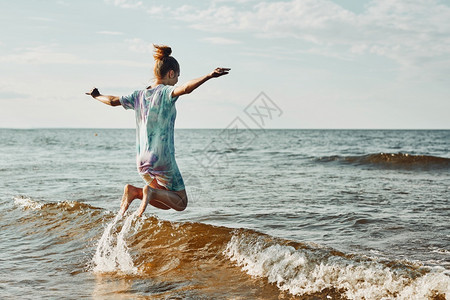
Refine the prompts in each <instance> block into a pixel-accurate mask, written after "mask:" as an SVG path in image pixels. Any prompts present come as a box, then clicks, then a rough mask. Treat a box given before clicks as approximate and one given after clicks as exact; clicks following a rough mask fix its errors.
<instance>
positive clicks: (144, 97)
mask: <svg viewBox="0 0 450 300" xmlns="http://www.w3.org/2000/svg"><path fill="white" fill-rule="evenodd" d="M154 48H155V53H154V55H153V57H154V58H155V67H154V69H153V73H154V76H155V79H154V82H153V84H152V85H151V86H149V87H147V88H146V89H144V90H137V91H135V92H133V93H132V94H131V95H129V96H122V97H118V96H111V95H102V94H100V92H99V91H98V89H97V88H93V89H92V90H91V91H90V92H88V93H86V94H87V95H91V96H92V97H93V98H95V99H97V100H99V101H101V102H103V103H105V104H107V105H111V106H119V105H121V106H123V107H124V108H125V109H133V110H134V111H135V115H136V145H137V156H136V163H137V168H138V172H139V174H140V175H141V177H142V179H143V180H144V182H145V183H146V185H145V186H144V187H143V188H139V187H135V186H132V185H130V184H127V185H125V188H124V192H123V197H122V202H121V205H120V213H121V214H122V215H123V214H124V213H125V212H126V211H127V209H128V207H129V206H130V204H131V202H132V201H133V200H134V199H141V200H142V202H141V205H140V207H139V209H138V215H139V216H142V214H143V213H144V211H145V209H146V207H147V205H148V203H150V204H151V205H153V206H154V207H157V208H160V209H171V208H173V209H175V210H177V211H182V210H184V209H185V208H186V206H187V202H188V198H187V194H186V189H185V186H184V182H183V178H182V177H181V174H180V171H179V170H178V166H177V163H176V161H175V148H174V124H175V117H176V109H175V102H176V101H177V99H178V97H180V96H182V95H184V94H189V93H191V92H192V91H193V90H195V89H196V88H198V87H199V86H200V85H202V84H203V83H205V82H206V81H208V80H209V79H211V78H215V77H220V76H223V75H226V74H228V72H229V71H230V69H229V68H216V69H215V70H214V71H212V72H211V73H210V74H208V75H205V76H202V77H200V78H197V79H193V80H190V81H188V82H186V83H185V84H183V85H181V86H177V87H175V86H174V85H175V84H176V83H177V82H178V77H179V76H180V65H179V64H178V62H177V60H176V59H175V58H174V57H173V56H171V53H172V49H171V48H170V47H168V46H158V45H154Z"/></svg>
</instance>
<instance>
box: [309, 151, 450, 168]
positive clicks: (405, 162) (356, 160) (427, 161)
mask: <svg viewBox="0 0 450 300" xmlns="http://www.w3.org/2000/svg"><path fill="white" fill-rule="evenodd" d="M316 160H317V161H318V162H325V163H327V162H339V163H347V164H353V165H367V166H375V167H382V168H392V169H413V170H414V169H417V170H434V169H437V170H438V169H449V168H450V158H446V157H438V156H429V155H412V154H408V153H375V154H367V155H360V156H340V155H333V156H324V157H320V158H317V159H316Z"/></svg>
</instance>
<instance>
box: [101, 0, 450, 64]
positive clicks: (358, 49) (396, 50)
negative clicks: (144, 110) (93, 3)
mask: <svg viewBox="0 0 450 300" xmlns="http://www.w3.org/2000/svg"><path fill="white" fill-rule="evenodd" d="M109 2H111V1H109ZM130 3H135V4H134V5H137V4H136V3H137V2H135V1H125V0H123V1H117V0H116V1H115V5H118V6H121V7H127V6H130V7H131V6H133V5H131V4H130ZM139 3H140V2H139ZM141 5H143V4H141ZM148 11H150V10H148ZM160 11H164V12H165V13H166V17H167V18H172V19H175V20H178V21H180V22H184V23H187V24H188V26H189V27H191V28H194V29H196V30H200V31H204V32H212V33H215V34H216V35H217V36H220V34H221V33H227V34H230V33H239V34H249V35H251V36H253V37H254V38H259V39H265V38H270V39H272V40H278V41H279V42H278V43H282V42H283V40H285V39H290V41H292V40H296V41H299V42H302V44H301V46H300V47H303V48H304V49H303V51H309V53H315V54H316V55H325V56H333V55H334V56H336V55H335V54H334V53H336V52H340V54H339V55H337V56H338V57H345V58H346V59H348V58H349V57H353V58H354V59H356V58H357V57H358V56H361V55H375V56H380V57H385V58H389V59H391V60H393V61H395V62H397V63H398V64H399V65H400V66H402V67H405V68H409V67H430V66H436V65H439V63H436V62H442V63H443V64H444V65H445V67H450V65H449V62H448V61H449V54H450V22H448V20H450V7H449V6H448V5H445V4H443V3H441V2H440V1H438V0H408V1H391V0H373V1H371V2H369V3H368V4H367V5H366V6H365V9H364V10H363V11H362V12H361V13H358V14H357V13H354V12H352V11H350V10H347V9H345V8H343V7H341V6H339V5H338V4H336V3H334V2H332V1H330V0H290V1H276V2H275V1H264V2H260V1H245V0H243V1H239V0H216V1H212V2H210V3H209V5H207V6H205V5H202V6H200V5H193V4H189V5H188V4H185V5H182V6H179V7H170V6H169V5H166V6H164V8H162V7H158V9H156V10H154V11H153V12H160ZM149 13H151V12H149ZM204 40H205V41H207V42H210V43H218V44H220V43H222V44H227V43H233V40H227V39H225V38H220V37H211V38H204ZM146 48H148V47H147V46H139V47H138V46H137V45H136V46H135V51H136V50H138V49H139V51H144V49H146ZM307 49H309V50H307ZM145 51H148V50H145Z"/></svg>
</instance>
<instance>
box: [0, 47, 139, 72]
mask: <svg viewBox="0 0 450 300" xmlns="http://www.w3.org/2000/svg"><path fill="white" fill-rule="evenodd" d="M15 52H16V53H15V54H9V55H3V56H0V63H5V64H34V65H46V64H67V65H119V66H128V67H143V66H142V63H140V62H135V61H129V60H91V59H85V58H82V57H79V56H77V55H74V54H72V53H66V52H60V51H58V50H57V45H41V46H37V47H32V48H21V49H16V51H15Z"/></svg>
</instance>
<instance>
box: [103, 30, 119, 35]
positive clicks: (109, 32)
mask: <svg viewBox="0 0 450 300" xmlns="http://www.w3.org/2000/svg"><path fill="white" fill-rule="evenodd" d="M97 33H98V34H104V35H123V32H120V31H107V30H104V31H97Z"/></svg>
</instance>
